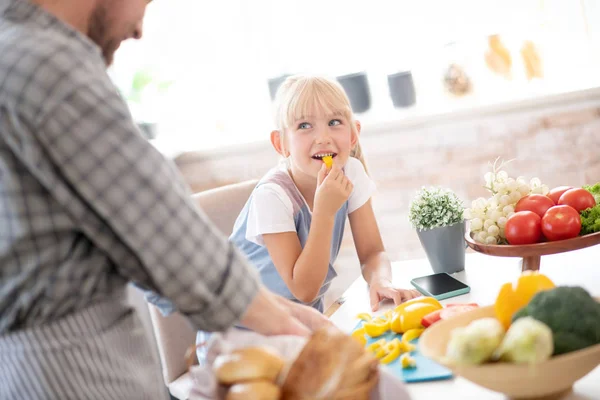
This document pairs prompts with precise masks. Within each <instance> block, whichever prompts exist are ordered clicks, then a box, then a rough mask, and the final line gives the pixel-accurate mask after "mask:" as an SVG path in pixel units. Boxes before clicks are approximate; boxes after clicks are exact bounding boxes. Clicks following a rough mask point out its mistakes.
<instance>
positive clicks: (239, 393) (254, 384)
mask: <svg viewBox="0 0 600 400" xmlns="http://www.w3.org/2000/svg"><path fill="white" fill-rule="evenodd" d="M279 396H281V389H279V386H277V385H275V384H274V383H271V382H269V381H265V380H259V381H251V382H246V383H237V384H235V385H233V386H232V387H231V388H230V389H229V391H228V392H227V395H226V396H225V400H279Z"/></svg>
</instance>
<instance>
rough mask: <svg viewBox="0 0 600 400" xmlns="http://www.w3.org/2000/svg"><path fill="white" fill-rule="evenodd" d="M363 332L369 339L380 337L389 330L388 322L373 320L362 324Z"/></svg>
mask: <svg viewBox="0 0 600 400" xmlns="http://www.w3.org/2000/svg"><path fill="white" fill-rule="evenodd" d="M363 328H365V332H366V333H367V335H369V336H371V337H377V336H381V335H383V334H384V333H386V332H387V331H389V330H390V321H388V320H385V321H384V320H382V319H374V320H371V321H369V322H365V323H364V324H363Z"/></svg>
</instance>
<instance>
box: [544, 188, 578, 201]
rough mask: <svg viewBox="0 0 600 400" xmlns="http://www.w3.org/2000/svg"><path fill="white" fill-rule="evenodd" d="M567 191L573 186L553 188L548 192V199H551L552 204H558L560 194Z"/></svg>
mask: <svg viewBox="0 0 600 400" xmlns="http://www.w3.org/2000/svg"><path fill="white" fill-rule="evenodd" d="M569 189H573V186H558V187H555V188H554V189H552V190H551V191H549V192H548V197H550V198H551V199H552V201H553V202H554V204H558V199H560V196H562V194H563V193H564V192H566V191H567V190H569Z"/></svg>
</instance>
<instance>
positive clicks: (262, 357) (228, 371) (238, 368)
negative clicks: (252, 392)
mask: <svg viewBox="0 0 600 400" xmlns="http://www.w3.org/2000/svg"><path fill="white" fill-rule="evenodd" d="M283 365H284V361H283V360H282V359H281V357H279V356H278V355H277V354H276V353H274V352H273V351H271V350H270V349H268V348H266V347H262V346H261V347H258V346H257V347H246V348H244V349H239V350H235V351H233V352H231V353H229V354H222V355H220V356H218V357H217V358H216V359H215V362H214V363H213V370H214V371H215V375H216V376H217V379H218V380H219V382H220V383H222V384H224V385H231V384H234V383H238V382H245V381H251V380H257V379H263V380H266V381H269V382H275V379H277V375H279V372H280V371H281V369H282V368H283Z"/></svg>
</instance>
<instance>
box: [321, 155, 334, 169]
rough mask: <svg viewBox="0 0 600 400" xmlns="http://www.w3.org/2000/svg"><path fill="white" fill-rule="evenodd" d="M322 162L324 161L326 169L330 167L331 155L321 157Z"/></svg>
mask: <svg viewBox="0 0 600 400" xmlns="http://www.w3.org/2000/svg"><path fill="white" fill-rule="evenodd" d="M323 162H324V163H325V166H326V167H327V169H330V168H331V167H332V166H333V157H331V156H325V157H323Z"/></svg>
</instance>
